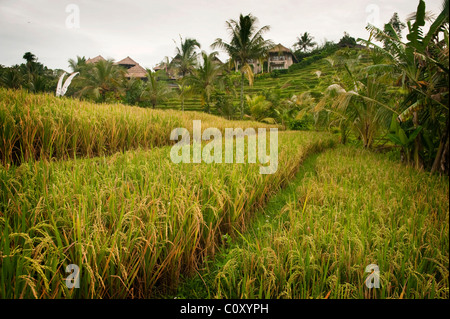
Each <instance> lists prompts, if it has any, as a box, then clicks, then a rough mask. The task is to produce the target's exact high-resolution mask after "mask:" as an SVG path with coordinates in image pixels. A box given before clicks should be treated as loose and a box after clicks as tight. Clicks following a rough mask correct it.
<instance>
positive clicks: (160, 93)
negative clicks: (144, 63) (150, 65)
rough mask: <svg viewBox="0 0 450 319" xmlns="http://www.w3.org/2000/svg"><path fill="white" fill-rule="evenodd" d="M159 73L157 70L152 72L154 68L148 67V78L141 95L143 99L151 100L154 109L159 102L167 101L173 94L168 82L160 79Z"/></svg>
mask: <svg viewBox="0 0 450 319" xmlns="http://www.w3.org/2000/svg"><path fill="white" fill-rule="evenodd" d="M157 74H158V73H157V72H152V70H150V69H147V78H148V80H147V83H146V87H145V90H144V92H143V93H142V97H141V100H143V101H149V102H150V104H151V105H152V108H153V109H154V108H156V106H157V105H158V104H160V103H163V102H165V101H167V100H168V99H169V98H170V97H172V95H173V92H172V91H171V89H170V88H169V87H168V85H167V83H166V82H164V81H158V79H157Z"/></svg>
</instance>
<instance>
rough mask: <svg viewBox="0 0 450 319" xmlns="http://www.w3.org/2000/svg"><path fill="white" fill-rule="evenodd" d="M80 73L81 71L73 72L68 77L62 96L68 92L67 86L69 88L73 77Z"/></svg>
mask: <svg viewBox="0 0 450 319" xmlns="http://www.w3.org/2000/svg"><path fill="white" fill-rule="evenodd" d="M79 73H80V72H75V73H72V74H71V75H70V76H69V77H68V78H67V80H66V82H64V86H63V87H62V91H61V96H63V95H64V94H66V91H67V88H68V87H69V85H70V82H72V79H73V78H74V77H75V76H76V75H77V74H79Z"/></svg>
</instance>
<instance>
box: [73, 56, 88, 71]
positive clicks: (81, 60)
mask: <svg viewBox="0 0 450 319" xmlns="http://www.w3.org/2000/svg"><path fill="white" fill-rule="evenodd" d="M85 66H86V58H85V57H84V56H83V57H80V56H78V55H77V59H76V60H74V59H69V67H70V68H71V69H72V72H81V71H82V69H83V68H84V67H85Z"/></svg>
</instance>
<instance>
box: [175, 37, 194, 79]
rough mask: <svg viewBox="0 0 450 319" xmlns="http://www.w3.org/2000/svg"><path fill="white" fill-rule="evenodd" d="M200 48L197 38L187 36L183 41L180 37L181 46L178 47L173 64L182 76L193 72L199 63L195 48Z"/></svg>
mask: <svg viewBox="0 0 450 319" xmlns="http://www.w3.org/2000/svg"><path fill="white" fill-rule="evenodd" d="M197 48H200V43H198V41H197V40H195V39H191V38H187V39H185V40H184V41H183V38H181V37H180V47H177V48H176V51H175V53H176V55H175V58H174V59H173V64H174V67H175V68H176V69H178V71H179V73H180V74H181V76H182V77H185V76H186V75H188V74H191V73H192V71H193V70H194V68H195V66H196V64H197V54H196V53H195V49H197Z"/></svg>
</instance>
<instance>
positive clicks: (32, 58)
mask: <svg viewBox="0 0 450 319" xmlns="http://www.w3.org/2000/svg"><path fill="white" fill-rule="evenodd" d="M23 58H24V59H25V60H26V61H27V63H33V62H36V56H35V55H34V54H33V53H31V52H25V54H24V55H23Z"/></svg>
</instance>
